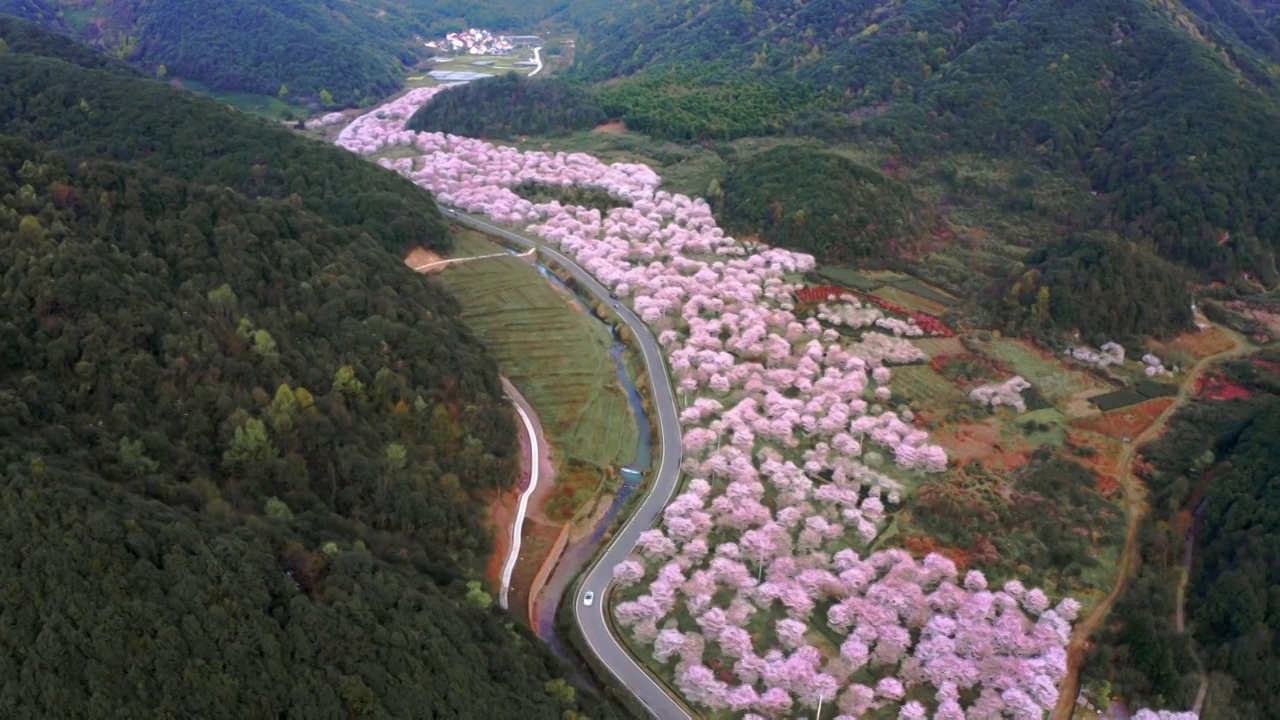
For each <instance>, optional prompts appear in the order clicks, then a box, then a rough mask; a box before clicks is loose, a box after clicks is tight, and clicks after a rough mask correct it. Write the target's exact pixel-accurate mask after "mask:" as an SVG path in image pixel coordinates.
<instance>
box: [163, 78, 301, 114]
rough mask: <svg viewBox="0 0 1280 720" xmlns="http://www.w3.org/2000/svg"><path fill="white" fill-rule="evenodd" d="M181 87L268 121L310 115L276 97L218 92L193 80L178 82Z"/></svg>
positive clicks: (298, 106) (299, 107) (297, 106)
mask: <svg viewBox="0 0 1280 720" xmlns="http://www.w3.org/2000/svg"><path fill="white" fill-rule="evenodd" d="M178 82H181V83H182V87H183V88H185V89H187V90H190V91H191V92H193V93H196V94H197V95H204V96H205V97H208V98H212V99H214V100H217V101H218V102H220V103H225V104H227V105H230V106H231V107H233V108H235V109H237V110H239V111H240V112H247V113H250V114H253V115H259V116H261V117H264V118H267V119H268V120H299V119H305V118H307V117H308V116H310V115H311V114H312V111H311V109H310V108H308V107H305V106H302V105H291V104H289V103H287V102H285V101H283V100H281V99H280V98H278V97H272V96H269V95H254V94H252V93H243V92H220V91H217V90H214V89H213V88H211V87H209V86H208V85H205V84H204V83H199V82H196V81H195V80H179V81H178Z"/></svg>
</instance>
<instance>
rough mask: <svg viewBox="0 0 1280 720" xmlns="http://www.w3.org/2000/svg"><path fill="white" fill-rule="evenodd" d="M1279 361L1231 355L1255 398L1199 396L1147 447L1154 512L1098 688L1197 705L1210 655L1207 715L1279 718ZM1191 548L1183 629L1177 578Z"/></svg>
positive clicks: (1235, 373) (1160, 702) (1096, 665)
mask: <svg viewBox="0 0 1280 720" xmlns="http://www.w3.org/2000/svg"><path fill="white" fill-rule="evenodd" d="M1278 360H1280V354H1278V353H1276V352H1275V351H1274V350H1272V351H1264V352H1263V353H1261V354H1260V355H1259V356H1256V357H1254V358H1248V359H1243V360H1238V361H1234V362H1231V363H1228V364H1227V366H1226V367H1225V368H1224V369H1223V377H1224V378H1225V379H1226V380H1228V381H1230V382H1231V383H1233V386H1234V387H1236V388H1240V389H1243V390H1244V391H1245V393H1244V395H1245V396H1242V397H1238V398H1237V399H1234V400H1228V401H1199V402H1194V403H1191V404H1190V405H1188V406H1187V407H1186V408H1184V409H1183V410H1180V411H1179V412H1178V414H1176V415H1175V416H1174V417H1173V418H1172V420H1171V421H1170V426H1169V431H1168V433H1167V434H1166V435H1165V436H1164V437H1163V438H1161V439H1160V440H1159V441H1157V442H1154V443H1152V444H1151V445H1149V446H1147V447H1144V448H1143V455H1144V456H1145V457H1146V458H1147V459H1148V460H1149V462H1150V464H1149V465H1148V466H1147V469H1146V472H1145V475H1146V477H1145V480H1146V481H1147V483H1148V486H1149V487H1150V489H1151V503H1150V505H1151V513H1150V516H1149V518H1148V519H1147V520H1146V521H1145V522H1144V523H1143V526H1142V528H1141V532H1140V546H1141V548H1142V564H1141V570H1140V572H1139V574H1138V576H1137V577H1136V578H1134V580H1133V581H1131V582H1130V583H1129V586H1128V589H1126V591H1125V593H1124V595H1123V596H1122V597H1121V598H1120V600H1119V601H1118V602H1117V604H1116V607H1115V610H1114V611H1113V618H1114V620H1115V622H1114V623H1110V624H1109V625H1108V630H1107V631H1106V632H1104V633H1103V634H1102V635H1101V637H1100V641H1101V642H1100V644H1099V646H1098V648H1097V650H1096V651H1095V653H1094V655H1093V657H1091V658H1090V660H1089V663H1088V665H1087V666H1086V667H1087V671H1088V676H1089V679H1090V684H1091V686H1092V688H1093V689H1094V692H1095V694H1102V693H1106V692H1111V691H1114V692H1117V693H1120V694H1121V695H1123V696H1124V697H1126V698H1130V699H1132V700H1133V701H1134V702H1139V703H1144V704H1150V705H1155V706H1158V707H1173V708H1177V709H1182V708H1187V707H1190V706H1191V704H1192V702H1193V700H1194V698H1195V696H1196V694H1197V692H1198V690H1199V686H1200V677H1199V671H1198V665H1197V663H1199V665H1200V666H1202V667H1203V668H1204V670H1205V672H1206V677H1207V679H1208V691H1207V693H1206V696H1205V706H1204V709H1203V712H1202V714H1201V716H1202V717H1206V718H1208V717H1230V718H1239V719H1240V720H1264V719H1269V718H1274V717H1277V716H1278V715H1280V702H1278V697H1280V696H1277V694H1276V692H1275V688H1276V686H1277V682H1280V661H1278V660H1277V658H1280V641H1277V638H1280V621H1278V620H1277V618H1280V607H1278V606H1277V602H1278V601H1277V596H1276V593H1275V588H1276V586H1277V583H1280V576H1277V571H1276V564H1275V547H1276V543H1277V542H1280V524H1278V522H1277V517H1280V516H1278V514H1277V508H1278V507H1280V485H1277V483H1280V456H1278V455H1277V454H1276V452H1275V448H1276V438H1277V437H1280V379H1278V378H1277V376H1276V372H1275V368H1276V367H1280V365H1277V361H1278ZM1188 541H1190V542H1192V543H1193V546H1192V548H1191V554H1190V555H1186V554H1185V552H1186V545H1185V543H1186V542H1188ZM1188 557H1189V558H1190V559H1191V564H1190V576H1189V577H1188V578H1187V584H1186V591H1185V595H1186V600H1185V603H1186V605H1185V609H1184V613H1185V631H1184V632H1178V628H1177V620H1176V618H1177V614H1178V607H1177V597H1178V594H1177V587H1178V584H1179V582H1180V581H1181V579H1182V578H1181V575H1180V572H1181V569H1182V566H1183V563H1184V560H1185V559H1186V558H1188Z"/></svg>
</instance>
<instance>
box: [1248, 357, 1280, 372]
mask: <svg viewBox="0 0 1280 720" xmlns="http://www.w3.org/2000/svg"><path fill="white" fill-rule="evenodd" d="M1253 364H1254V365H1257V366H1258V367H1260V368H1266V369H1268V370H1270V371H1272V372H1280V362H1276V361H1275V360H1267V359H1265V358H1254V359H1253Z"/></svg>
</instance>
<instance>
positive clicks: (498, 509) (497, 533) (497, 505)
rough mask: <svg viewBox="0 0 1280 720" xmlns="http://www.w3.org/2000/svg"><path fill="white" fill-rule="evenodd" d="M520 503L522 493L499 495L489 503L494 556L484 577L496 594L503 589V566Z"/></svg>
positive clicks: (486, 567) (515, 491) (510, 492)
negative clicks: (512, 525) (512, 524)
mask: <svg viewBox="0 0 1280 720" xmlns="http://www.w3.org/2000/svg"><path fill="white" fill-rule="evenodd" d="M519 503H520V491H519V490H508V491H507V492H503V493H497V494H495V496H494V497H493V499H492V500H490V501H489V522H490V523H492V527H493V555H491V556H489V562H488V564H487V565H486V566H485V570H484V577H485V579H486V580H488V581H489V587H491V588H493V589H494V592H495V593H496V592H497V591H498V590H499V589H500V588H501V587H502V564H503V563H504V562H506V560H507V553H508V552H509V551H510V550H511V523H513V522H514V521H515V519H516V507H517V505H518V504H519Z"/></svg>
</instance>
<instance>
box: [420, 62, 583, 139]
mask: <svg viewBox="0 0 1280 720" xmlns="http://www.w3.org/2000/svg"><path fill="white" fill-rule="evenodd" d="M604 120H605V114H604V111H603V110H601V109H600V107H599V106H598V105H596V103H595V101H594V100H593V99H592V98H591V97H590V95H588V94H587V92H586V91H585V90H584V89H583V88H581V87H578V86H576V85H573V84H570V83H567V82H565V81H564V80H560V79H548V80H542V79H539V80H531V79H528V78H526V77H525V76H523V75H518V74H516V73H514V72H509V73H507V74H505V75H499V76H496V77H493V78H489V79H487V80H480V81H477V82H472V83H467V84H466V85H459V86H457V87H452V88H449V89H448V90H445V91H444V92H442V93H440V94H439V95H437V96H436V97H435V98H433V99H432V100H431V102H430V103H428V104H426V105H423V106H422V108H420V109H419V110H418V111H417V112H415V113H414V114H413V117H411V118H409V121H408V122H407V123H405V126H406V127H407V128H409V129H410V130H419V131H423V132H445V133H453V134H454V135H466V136H468V137H483V138H500V139H503V140H515V139H517V138H518V137H519V136H521V135H543V136H548V135H563V134H565V133H569V132H573V131H574V130H584V129H587V128H591V127H594V126H596V125H599V124H600V123H602V122H604Z"/></svg>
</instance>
